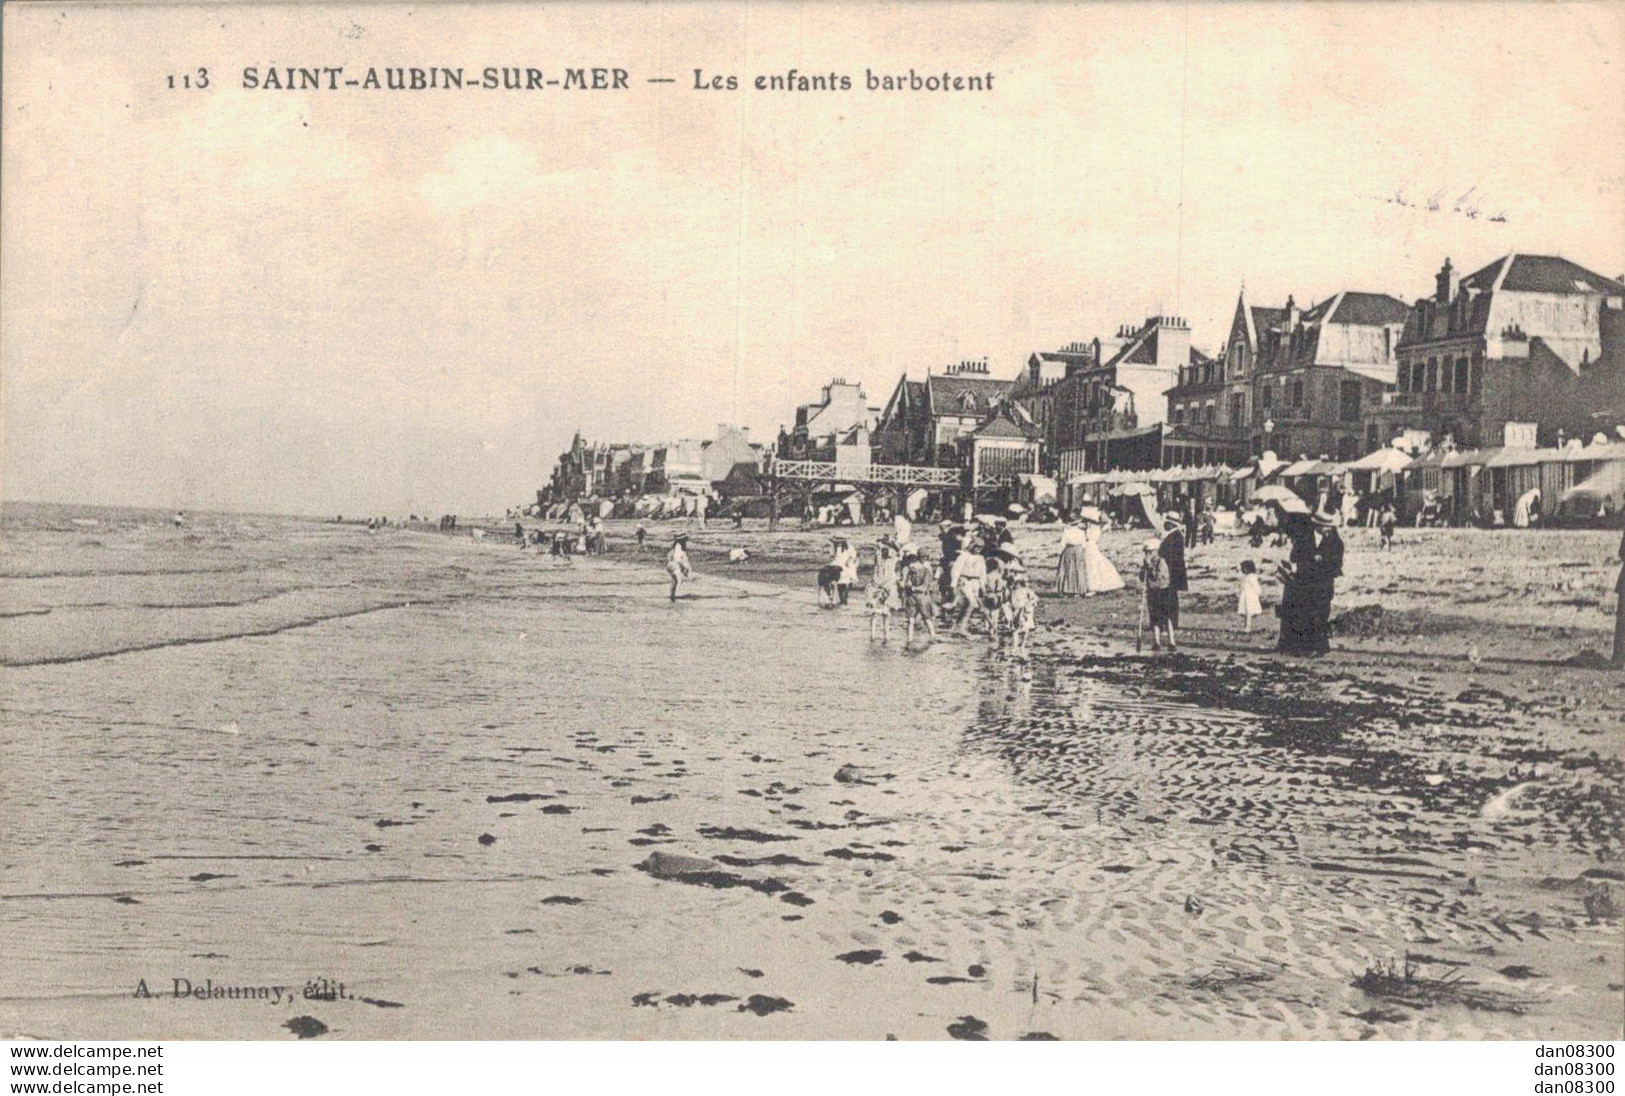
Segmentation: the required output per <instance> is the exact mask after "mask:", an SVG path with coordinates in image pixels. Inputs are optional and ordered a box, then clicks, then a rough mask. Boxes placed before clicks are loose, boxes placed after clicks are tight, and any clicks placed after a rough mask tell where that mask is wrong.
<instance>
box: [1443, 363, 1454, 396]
mask: <svg viewBox="0 0 1625 1096" xmlns="http://www.w3.org/2000/svg"><path fill="white" fill-rule="evenodd" d="M1454 372H1455V367H1454V366H1453V365H1451V363H1450V359H1449V358H1446V359H1445V360H1444V361H1443V362H1442V363H1440V365H1439V391H1441V392H1448V391H1450V390H1451V388H1452V387H1454V385H1453V384H1452V382H1451V374H1452V373H1454Z"/></svg>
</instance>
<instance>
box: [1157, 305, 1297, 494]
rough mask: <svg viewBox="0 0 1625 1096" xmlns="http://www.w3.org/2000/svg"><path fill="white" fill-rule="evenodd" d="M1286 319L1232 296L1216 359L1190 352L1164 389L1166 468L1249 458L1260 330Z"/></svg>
mask: <svg viewBox="0 0 1625 1096" xmlns="http://www.w3.org/2000/svg"><path fill="white" fill-rule="evenodd" d="M1285 319H1286V309H1284V308H1269V307H1264V306H1260V305H1254V304H1249V303H1248V301H1247V288H1246V286H1243V287H1242V289H1241V292H1240V293H1238V294H1237V296H1236V311H1235V314H1234V316H1232V318H1231V320H1230V335H1229V337H1228V339H1227V340H1226V342H1225V346H1224V350H1223V351H1222V353H1221V355H1220V357H1219V359H1218V360H1217V361H1210V360H1208V359H1206V358H1198V356H1197V355H1195V354H1193V355H1192V357H1191V362H1190V364H1189V365H1187V366H1185V367H1184V368H1183V369H1181V370H1180V375H1179V381H1178V383H1177V384H1176V385H1175V386H1174V387H1173V388H1171V389H1169V390H1168V393H1167V396H1168V423H1169V426H1168V430H1167V432H1166V433H1165V435H1164V438H1163V458H1164V463H1165V464H1168V465H1186V464H1197V465H1201V464H1220V463H1222V464H1230V465H1234V466H1239V465H1241V464H1244V463H1246V461H1247V460H1248V458H1249V457H1251V456H1252V455H1253V449H1252V424H1253V407H1254V405H1255V403H1256V400H1255V397H1254V392H1253V377H1254V376H1255V375H1256V369H1257V362H1258V346H1259V337H1258V333H1259V332H1260V331H1269V330H1272V329H1273V328H1275V327H1276V326H1277V325H1279V324H1281V323H1282V322H1283V321H1284V320H1285Z"/></svg>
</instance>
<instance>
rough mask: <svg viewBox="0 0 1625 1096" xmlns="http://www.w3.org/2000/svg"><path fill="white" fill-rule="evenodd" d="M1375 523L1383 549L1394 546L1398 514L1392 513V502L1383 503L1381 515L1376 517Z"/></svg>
mask: <svg viewBox="0 0 1625 1096" xmlns="http://www.w3.org/2000/svg"><path fill="white" fill-rule="evenodd" d="M1377 525H1378V528H1379V530H1380V531H1381V536H1382V547H1383V548H1384V549H1385V550H1386V549H1388V548H1392V547H1393V546H1394V530H1395V529H1396V528H1398V526H1399V515H1397V514H1395V513H1394V504H1393V503H1391V502H1389V503H1384V504H1383V507H1382V516H1381V517H1379V518H1378V519H1377Z"/></svg>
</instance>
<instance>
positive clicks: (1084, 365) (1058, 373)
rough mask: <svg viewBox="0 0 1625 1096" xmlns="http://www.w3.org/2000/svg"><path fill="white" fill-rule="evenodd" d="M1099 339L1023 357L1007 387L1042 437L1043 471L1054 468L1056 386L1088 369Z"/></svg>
mask: <svg viewBox="0 0 1625 1096" xmlns="http://www.w3.org/2000/svg"><path fill="white" fill-rule="evenodd" d="M1099 351H1100V345H1099V341H1098V340H1096V341H1095V342H1092V343H1089V342H1074V343H1068V344H1067V345H1066V346H1063V347H1061V349H1059V350H1040V351H1036V352H1034V353H1033V354H1032V355H1031V356H1029V357H1028V359H1027V365H1026V367H1025V368H1024V369H1022V371H1021V373H1020V374H1018V375H1017V377H1016V382H1015V384H1014V386H1012V388H1011V390H1010V399H1011V400H1013V401H1014V402H1015V403H1016V404H1017V405H1018V406H1020V407H1021V408H1023V409H1024V410H1025V411H1026V412H1027V416H1028V417H1029V418H1030V419H1032V421H1033V422H1034V423H1035V424H1036V425H1037V427H1038V430H1039V433H1040V435H1041V437H1042V439H1043V444H1042V453H1041V460H1042V464H1043V468H1044V471H1046V472H1050V471H1053V470H1054V466H1055V454H1057V453H1059V452H1060V448H1061V447H1060V438H1061V429H1062V417H1061V415H1060V413H1059V408H1058V406H1057V403H1056V393H1057V391H1058V390H1059V388H1058V386H1059V385H1060V383H1061V381H1063V380H1065V379H1066V377H1067V376H1068V375H1069V374H1071V373H1075V372H1077V371H1078V370H1080V369H1088V368H1090V367H1091V366H1093V365H1094V364H1095V363H1096V362H1097V361H1098V360H1099V358H1098V357H1097V354H1098V353H1099Z"/></svg>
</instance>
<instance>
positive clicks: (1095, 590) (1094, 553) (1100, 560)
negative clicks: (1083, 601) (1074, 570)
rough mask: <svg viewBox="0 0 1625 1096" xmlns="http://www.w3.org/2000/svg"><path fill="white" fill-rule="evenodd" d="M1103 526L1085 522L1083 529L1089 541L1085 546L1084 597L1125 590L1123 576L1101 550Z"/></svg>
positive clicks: (1094, 522)
mask: <svg viewBox="0 0 1625 1096" xmlns="http://www.w3.org/2000/svg"><path fill="white" fill-rule="evenodd" d="M1101 528H1102V525H1101V523H1100V522H1098V521H1089V522H1085V523H1084V526H1083V529H1084V532H1085V534H1087V539H1086V540H1085V542H1084V545H1083V578H1084V596H1085V597H1093V596H1094V595H1095V594H1109V593H1111V592H1112V591H1113V590H1121V589H1122V588H1123V576H1122V575H1120V574H1118V573H1117V568H1116V567H1113V566H1112V561H1111V560H1109V559H1107V558H1106V553H1105V552H1102V551H1101V550H1100V530H1101Z"/></svg>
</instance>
